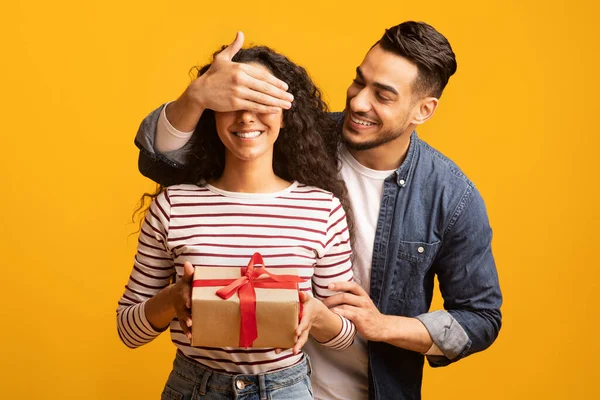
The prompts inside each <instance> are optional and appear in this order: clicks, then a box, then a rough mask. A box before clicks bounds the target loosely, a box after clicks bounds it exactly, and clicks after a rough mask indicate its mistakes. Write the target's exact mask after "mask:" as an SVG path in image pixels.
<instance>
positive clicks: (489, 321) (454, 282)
mask: <svg viewBox="0 0 600 400" xmlns="http://www.w3.org/2000/svg"><path fill="white" fill-rule="evenodd" d="M491 241H492V230H491V228H490V224H489V221H488V216H487V212H486V209H485V204H484V202H483V199H482V198H481V195H480V194H479V192H478V191H477V190H476V189H475V188H474V187H471V188H470V190H469V191H467V193H466V194H465V195H464V196H463V199H462V201H461V203H460V205H459V207H458V208H457V210H456V212H455V214H454V216H453V218H452V220H451V221H450V223H449V226H448V227H447V228H446V231H445V235H444V239H443V241H442V245H441V248H440V251H439V253H438V255H437V257H436V260H435V261H434V265H433V268H434V270H435V272H436V274H437V276H438V280H439V284H440V291H441V293H442V297H443V298H444V309H445V310H446V311H434V312H431V313H427V314H422V315H419V316H418V317H417V318H418V319H419V320H420V321H421V322H422V323H423V324H424V325H425V327H426V328H427V330H428V331H429V333H430V335H431V338H432V340H433V342H434V343H435V344H436V345H437V346H438V348H439V349H440V350H441V352H442V353H443V354H444V356H435V355H431V356H427V359H428V361H429V363H430V365H431V366H433V367H436V366H444V365H448V364H450V363H451V362H454V361H458V360H460V359H461V358H463V357H466V356H468V355H470V354H473V353H476V352H478V351H482V350H484V349H486V348H488V347H489V346H490V345H491V344H492V343H493V342H494V341H495V340H496V338H497V337H498V333H499V331H500V327H501V325H502V314H501V312H500V306H501V305H502V294H501V291H500V285H499V282H498V273H497V271H496V264H495V262H494V256H493V254H492V247H491Z"/></svg>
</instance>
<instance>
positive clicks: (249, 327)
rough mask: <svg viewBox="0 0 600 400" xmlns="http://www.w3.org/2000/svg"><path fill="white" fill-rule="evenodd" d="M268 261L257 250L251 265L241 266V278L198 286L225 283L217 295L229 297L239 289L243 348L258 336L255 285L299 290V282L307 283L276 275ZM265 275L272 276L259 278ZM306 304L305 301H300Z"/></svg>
mask: <svg viewBox="0 0 600 400" xmlns="http://www.w3.org/2000/svg"><path fill="white" fill-rule="evenodd" d="M255 263H256V264H262V266H263V267H262V268H255V267H254V264H255ZM264 265H265V262H264V260H263V258H262V256H261V255H260V253H254V254H253V255H252V258H251V259H250V262H249V263H248V266H247V267H245V268H241V269H240V270H241V274H242V276H241V277H239V278H237V279H197V280H195V281H194V284H193V286H194V287H206V286H224V285H227V286H225V287H223V288H221V289H219V290H217V296H219V297H220V298H222V299H224V300H226V299H228V298H230V297H231V296H233V294H234V293H236V292H237V294H238V296H239V298H240V313H241V321H240V342H239V343H240V344H239V345H240V347H245V348H248V347H252V343H254V341H255V340H256V338H257V337H258V328H257V326H256V292H255V291H254V289H255V288H269V289H298V283H300V282H305V281H306V279H302V278H300V277H298V276H296V275H276V274H272V273H270V272H269V271H267V270H266V269H265V268H264ZM262 275H267V276H268V278H262V279H258V278H259V277H260V276H262ZM300 304H302V303H300Z"/></svg>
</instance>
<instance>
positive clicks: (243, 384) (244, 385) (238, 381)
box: [235, 379, 246, 390]
mask: <svg viewBox="0 0 600 400" xmlns="http://www.w3.org/2000/svg"><path fill="white" fill-rule="evenodd" d="M235 387H237V388H238V389H239V390H242V389H243V388H244V387H246V384H245V383H244V381H242V380H239V379H238V380H237V381H236V382H235Z"/></svg>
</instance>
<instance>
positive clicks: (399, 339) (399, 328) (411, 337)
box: [381, 315, 433, 354]
mask: <svg viewBox="0 0 600 400" xmlns="http://www.w3.org/2000/svg"><path fill="white" fill-rule="evenodd" d="M384 317H385V318H386V320H387V321H386V324H385V329H384V330H383V331H382V332H381V341H382V342H386V343H389V344H391V345H393V346H396V347H400V348H403V349H406V350H411V351H416V352H419V353H423V354H425V353H427V352H428V351H429V350H430V349H432V345H433V340H432V339H431V336H430V335H429V332H428V331H427V329H426V328H425V325H423V323H422V322H421V321H419V320H418V319H416V318H407V317H399V316H395V315H386V316H384Z"/></svg>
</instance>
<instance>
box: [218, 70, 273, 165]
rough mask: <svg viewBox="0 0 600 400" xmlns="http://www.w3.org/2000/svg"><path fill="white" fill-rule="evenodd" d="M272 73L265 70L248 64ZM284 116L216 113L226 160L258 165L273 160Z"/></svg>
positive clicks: (234, 112)
mask: <svg viewBox="0 0 600 400" xmlns="http://www.w3.org/2000/svg"><path fill="white" fill-rule="evenodd" d="M249 64H252V65H254V66H255V67H258V68H261V69H263V70H265V71H266V72H268V73H271V71H269V70H268V69H267V68H266V67H264V66H263V65H261V64H257V63H249ZM282 120H283V113H282V111H281V110H280V111H279V112H278V113H277V114H258V113H254V112H251V111H245V110H242V111H231V112H215V121H216V125H217V133H218V134H219V138H220V139H221V142H223V144H224V145H225V149H226V150H225V152H226V154H227V156H228V157H227V158H228V159H229V158H230V157H234V158H236V159H238V160H241V161H256V160H259V159H263V158H265V157H268V159H269V160H271V162H272V160H273V145H274V143H275V140H277V137H278V136H279V130H280V128H282V127H283V126H282Z"/></svg>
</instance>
